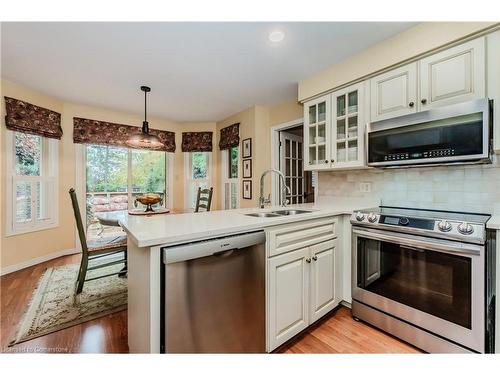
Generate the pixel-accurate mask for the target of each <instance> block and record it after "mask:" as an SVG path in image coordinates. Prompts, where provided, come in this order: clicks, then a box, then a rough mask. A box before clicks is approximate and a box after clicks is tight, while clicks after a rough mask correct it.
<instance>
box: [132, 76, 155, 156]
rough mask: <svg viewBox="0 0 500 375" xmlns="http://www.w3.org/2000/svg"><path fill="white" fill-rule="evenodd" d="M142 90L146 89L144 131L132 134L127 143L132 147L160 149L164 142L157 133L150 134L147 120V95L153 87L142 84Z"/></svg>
mask: <svg viewBox="0 0 500 375" xmlns="http://www.w3.org/2000/svg"><path fill="white" fill-rule="evenodd" d="M141 90H142V91H144V121H143V122H142V132H141V133H140V134H134V135H132V136H131V137H130V138H129V139H128V140H127V141H126V142H125V143H126V144H127V146H128V147H131V148H147V149H151V150H158V149H160V148H162V147H163V143H162V141H160V138H158V137H157V136H156V135H153V134H149V124H148V121H147V111H146V109H147V107H146V97H147V94H148V92H150V91H151V88H150V87H148V86H141Z"/></svg>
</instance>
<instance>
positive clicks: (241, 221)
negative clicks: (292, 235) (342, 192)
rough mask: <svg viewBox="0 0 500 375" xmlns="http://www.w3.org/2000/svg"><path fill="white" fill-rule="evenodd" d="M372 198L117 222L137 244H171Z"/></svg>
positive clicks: (321, 213)
mask: <svg viewBox="0 0 500 375" xmlns="http://www.w3.org/2000/svg"><path fill="white" fill-rule="evenodd" d="M378 204H379V202H377V201H373V200H360V199H352V198H350V199H349V198H345V199H344V198H343V199H336V201H335V202H332V201H328V200H327V199H323V200H321V199H320V200H319V202H318V203H315V204H311V203H310V204H300V205H290V206H288V207H287V208H289V209H290V208H293V209H306V210H311V211H313V212H311V213H304V214H297V215H293V216H280V217H271V218H259V217H252V216H246V215H245V214H248V213H252V212H266V211H274V210H278V209H283V207H277V206H275V207H266V208H265V209H259V208H247V209H236V210H218V211H210V212H200V213H184V214H174V215H168V214H166V215H153V216H132V215H128V217H126V219H124V220H121V221H120V224H121V226H122V227H123V228H124V229H125V231H126V232H127V234H128V236H129V238H131V239H132V241H134V242H135V243H136V245H137V246H139V247H151V246H157V245H173V244H179V243H185V242H191V241H195V240H202V239H205V238H212V237H218V236H223V235H227V234H234V233H244V232H248V231H252V230H258V229H264V228H266V227H271V226H275V225H280V224H288V223H293V222H297V221H303V220H310V219H318V218H321V217H327V216H334V215H342V214H350V213H352V211H354V210H358V209H366V208H371V207H374V206H378Z"/></svg>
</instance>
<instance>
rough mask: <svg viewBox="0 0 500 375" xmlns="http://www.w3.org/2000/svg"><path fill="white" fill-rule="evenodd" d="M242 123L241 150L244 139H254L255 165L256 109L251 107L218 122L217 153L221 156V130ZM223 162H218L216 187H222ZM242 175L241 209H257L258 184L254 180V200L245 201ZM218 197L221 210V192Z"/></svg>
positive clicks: (253, 157) (219, 159) (253, 161)
mask: <svg viewBox="0 0 500 375" xmlns="http://www.w3.org/2000/svg"><path fill="white" fill-rule="evenodd" d="M238 122H239V123H240V150H241V141H243V140H244V139H246V138H252V159H253V160H252V163H255V152H256V148H255V107H250V108H247V109H245V110H244V111H241V112H238V113H236V114H234V115H232V116H230V117H228V118H225V119H224V120H221V121H218V122H217V133H216V139H217V151H218V154H219V156H220V152H221V151H219V147H218V144H219V139H220V130H221V129H222V128H225V127H226V126H229V125H233V124H235V123H238ZM221 160H222V158H221V157H219V158H218V160H217V170H218V171H219V173H218V174H217V176H216V179H215V186H222V183H221V181H222V175H221V171H222V168H221ZM241 160H242V159H241V153H240V161H239V170H240V171H241V170H242V168H241V165H242V161H241ZM253 174H254V176H255V170H254V171H253ZM241 176H242V174H241V173H240V174H239V180H240V207H242V208H246V207H255V206H256V204H257V203H256V202H257V198H256V194H255V192H256V190H255V188H256V186H257V185H256V184H255V178H253V179H252V181H253V183H252V199H251V200H249V199H243V198H242V194H241V192H242V189H243V188H242V182H241V181H242V177H241ZM216 195H217V198H218V202H219V206H218V207H219V208H221V205H222V202H221V199H220V195H221V192H220V191H219V192H217V193H216Z"/></svg>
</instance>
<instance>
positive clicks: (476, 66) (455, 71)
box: [370, 38, 486, 122]
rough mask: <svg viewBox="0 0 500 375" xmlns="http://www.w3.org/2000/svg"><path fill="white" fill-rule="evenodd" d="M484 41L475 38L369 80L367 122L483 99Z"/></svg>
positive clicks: (484, 79)
mask: <svg viewBox="0 0 500 375" xmlns="http://www.w3.org/2000/svg"><path fill="white" fill-rule="evenodd" d="M484 45H485V40H484V38H479V39H474V40H472V41H470V42H467V43H464V44H460V45H458V46H456V47H452V48H450V49H447V50H444V51H442V52H439V53H436V54H434V55H431V56H428V57H426V58H423V59H421V60H418V61H416V62H414V63H411V64H408V65H404V66H402V67H399V68H396V69H393V70H390V71H388V72H386V73H382V74H380V75H378V76H376V77H374V78H372V79H371V80H370V121H371V122H374V121H380V120H386V119H388V118H392V117H397V116H402V115H407V114H409V113H414V112H419V111H426V110H429V109H431V108H435V107H441V106H444V105H449V104H454V103H459V102H465V101H468V100H472V99H478V98H484V97H485V96H486V91H485V86H486V75H485V57H486V54H485V47H484Z"/></svg>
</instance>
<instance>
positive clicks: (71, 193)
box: [69, 188, 88, 255]
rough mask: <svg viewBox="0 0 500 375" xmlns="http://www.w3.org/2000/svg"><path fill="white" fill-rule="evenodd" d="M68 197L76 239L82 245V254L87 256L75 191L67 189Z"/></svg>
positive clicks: (83, 230) (85, 239)
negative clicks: (74, 223) (73, 217)
mask: <svg viewBox="0 0 500 375" xmlns="http://www.w3.org/2000/svg"><path fill="white" fill-rule="evenodd" d="M69 196H70V197H71V204H72V206H73V213H74V214H75V220H76V228H77V230H78V237H79V238H80V244H81V245H82V252H83V254H84V255H87V252H88V249H87V238H86V237H85V228H84V227H83V222H82V215H81V214H80V207H79V206H78V199H77V198H76V192H75V189H73V188H71V189H69Z"/></svg>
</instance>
